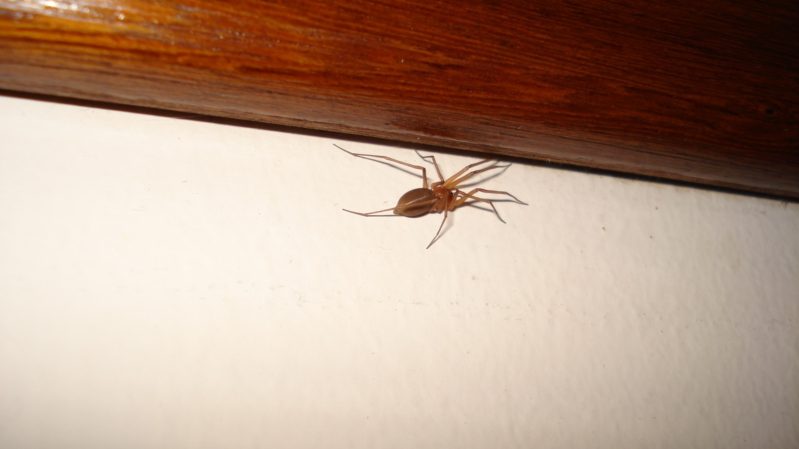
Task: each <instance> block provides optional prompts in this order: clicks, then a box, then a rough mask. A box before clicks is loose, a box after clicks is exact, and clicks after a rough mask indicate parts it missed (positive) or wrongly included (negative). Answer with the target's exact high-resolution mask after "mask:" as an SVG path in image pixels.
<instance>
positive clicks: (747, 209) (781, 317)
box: [0, 97, 799, 448]
mask: <svg viewBox="0 0 799 449" xmlns="http://www.w3.org/2000/svg"><path fill="white" fill-rule="evenodd" d="M0 135H2V141H0V447H3V448H70V447H74V448H93V447H96V448H109V447H114V448H123V447H130V448H166V447H169V448H218V447H226V448H251V447H252V448H254V447H292V448H294V447H296V448H317V447H326V448H373V447H379V448H382V447H396V448H448V447H452V448H470V447H474V448H503V447H525V448H526V447H536V448H571V447H574V448H585V447H592V448H625V447H626V448H641V447H648V448H657V447H663V448H687V447H695V448H712V447H718V448H764V447H769V448H791V447H797V446H799V207H797V204H795V203H785V202H781V201H775V200H768V199H762V198H755V197H748V196H743V195H735V194H729V193H720V192H714V191H708V190H701V189H693V188H688V187H677V186H672V185H666V184H658V183H652V182H643V181H633V180H626V179H618V178H614V177H609V176H601V175H594V174H585V173H576V172H570V171H564V170H558V169H552V168H546V167H540V166H533V165H530V166H527V165H524V164H514V165H513V166H512V167H510V168H509V169H508V170H507V171H505V172H504V173H502V174H501V175H500V176H497V177H494V178H493V179H490V180H488V181H487V182H486V184H485V185H486V186H489V187H490V188H497V189H502V190H509V191H511V192H513V193H514V194H516V195H517V196H519V197H521V198H522V199H524V200H526V201H528V202H529V203H530V206H527V207H524V206H518V205H514V204H510V203H501V204H499V205H498V207H499V209H500V212H501V213H502V214H503V217H504V218H505V219H506V221H507V224H505V225H503V224H502V223H500V222H499V221H498V220H497V219H496V218H495V217H494V216H492V215H491V214H490V213H488V212H485V211H481V210H478V209H475V208H466V209H462V210H459V211H458V212H457V213H456V214H455V216H454V220H453V222H452V226H451V227H449V228H448V229H447V231H446V234H445V235H444V237H443V238H442V239H441V240H440V241H439V242H438V243H436V244H435V245H434V246H433V247H432V248H431V249H430V250H425V249H424V247H425V245H426V244H427V242H428V241H429V239H430V238H431V237H432V235H433V233H434V232H435V229H436V227H437V226H438V223H439V219H440V216H429V217H425V218H421V219H415V220H413V219H406V218H376V219H367V218H363V217H358V216H355V215H350V214H346V213H344V212H342V211H341V208H342V207H348V208H352V209H356V210H374V209H380V208H385V207H389V206H391V205H393V203H394V202H395V201H396V199H397V197H398V196H399V194H401V193H402V192H404V191H405V190H407V189H410V188H412V187H416V186H417V183H418V180H417V179H415V178H413V177H412V176H411V175H408V174H405V173H402V172H401V171H398V170H393V169H391V168H388V167H386V166H383V165H380V164H376V163H372V162H368V161H364V160H359V159H356V158H352V157H350V156H348V155H346V154H344V153H343V152H340V151H338V150H336V149H334V148H333V146H332V143H334V142H336V143H339V144H341V145H344V146H346V147H347V148H350V149H352V150H356V151H368V152H375V153H380V154H385V155H390V156H393V157H397V158H401V159H403V160H408V161H414V160H416V161H418V159H416V156H415V155H414V154H413V153H412V152H410V151H407V150H405V149H400V148H391V147H381V146H377V145H370V144H365V143H360V142H357V143H356V142H346V141H342V140H331V139H327V138H321V137H313V136H305V135H294V134H289V133H282V132H274V131H265V130H259V129H252V128H242V127H235V126H226V125H219V124H211V123H203V122H196V121H188V120H179V119H171V118H165V117H157V116H148V115H140V114H133V113H125V112H118V111H109V110H102V109H91V108H85V107H77V106H70V105H63V104H54V103H46V102H38V101H32V100H24V99H17V98H9V97H0ZM438 157H439V158H440V161H441V162H442V164H443V165H444V169H445V170H446V171H448V172H451V171H452V170H455V169H457V168H459V167H460V166H461V165H463V164H465V163H467V162H470V161H473V160H474V159H473V158H468V157H461V156H453V155H446V154H445V155H440V156H438Z"/></svg>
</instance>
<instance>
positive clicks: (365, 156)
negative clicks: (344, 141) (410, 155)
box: [333, 143, 429, 189]
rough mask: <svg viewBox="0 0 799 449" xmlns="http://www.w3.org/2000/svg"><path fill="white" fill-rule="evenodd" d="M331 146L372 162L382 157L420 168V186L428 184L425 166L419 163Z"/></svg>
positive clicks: (396, 162) (424, 186)
mask: <svg viewBox="0 0 799 449" xmlns="http://www.w3.org/2000/svg"><path fill="white" fill-rule="evenodd" d="M333 146H334V147H336V148H338V149H339V150H341V151H343V152H345V153H347V154H349V155H351V156H355V157H359V158H361V159H366V160H369V161H374V162H380V161H375V159H383V160H386V161H390V162H393V163H395V164H400V165H404V166H406V167H411V168H415V169H417V170H421V171H422V187H423V188H425V189H427V188H428V185H429V184H428V180H427V170H425V168H424V167H422V166H420V165H413V164H409V163H407V162H402V161H400V160H397V159H394V158H393V157H388V156H382V155H379V154H364V153H353V152H352V151H349V150H345V149H344V148H341V147H340V146H338V145H336V144H335V143H334V144H333Z"/></svg>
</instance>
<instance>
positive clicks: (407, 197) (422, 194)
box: [333, 144, 527, 249]
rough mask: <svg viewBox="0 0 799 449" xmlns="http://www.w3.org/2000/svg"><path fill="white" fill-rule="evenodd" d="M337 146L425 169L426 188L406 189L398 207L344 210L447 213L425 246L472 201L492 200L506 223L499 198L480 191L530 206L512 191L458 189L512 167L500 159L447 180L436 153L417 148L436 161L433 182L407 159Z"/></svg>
mask: <svg viewBox="0 0 799 449" xmlns="http://www.w3.org/2000/svg"><path fill="white" fill-rule="evenodd" d="M333 145H334V146H335V147H336V148H338V149H339V150H341V151H344V152H345V153H347V154H350V155H352V156H355V157H360V158H363V159H366V160H371V161H375V159H383V160H386V161H390V162H394V163H396V164H401V165H404V166H406V167H411V168H414V169H417V170H421V171H422V187H420V188H418V189H412V190H409V191H407V192H405V194H404V195H402V196H401V197H400V199H399V201H397V205H396V206H394V207H390V208H388V209H382V210H376V211H374V212H355V211H351V210H348V209H343V210H344V211H345V212H349V213H351V214H357V215H363V216H364V217H391V216H403V217H421V216H422V215H427V214H429V213H440V212H444V219H443V220H441V224H440V225H439V226H438V231H436V235H435V236H433V240H430V243H429V244H428V245H427V247H426V248H425V249H427V248H430V247H431V246H432V245H433V243H435V242H436V240H438V238H439V235H440V234H441V229H443V228H444V223H445V222H446V221H447V216H448V215H449V212H452V211H454V210H455V209H457V208H458V207H461V206H463V205H466V204H472V203H478V202H481V203H488V205H489V206H491V209H492V210H493V211H494V214H496V216H497V218H499V221H501V222H503V223H505V220H503V219H502V217H501V216H500V215H499V212H498V211H497V208H496V207H494V201H497V200H489V199H486V198H480V197H478V196H476V195H475V194H476V193H492V194H496V195H507V196H509V197H510V198H512V201H513V202H516V203H519V204H523V205H525V206H526V205H527V203H525V202H524V201H522V200H520V199H518V198H516V197H515V196H513V195H512V194H511V193H508V192H504V191H499V190H488V189H480V188H476V189H472V190H470V191H468V192H464V191H463V190H460V189H459V188H458V186H459V185H461V184H463V182H464V181H466V180H467V179H469V178H471V177H473V176H475V175H477V174H479V173H483V172H485V171H488V170H492V169H497V168H507V167H509V165H497V161H496V160H494V159H483V160H482V161H479V162H475V163H473V164H469V165H467V166H465V167H463V168H462V169H460V170H459V171H458V172H457V173H455V174H454V175H452V176H450V177H449V178H447V179H446V180H445V179H444V176H443V175H442V174H441V169H440V168H439V167H438V163H437V162H436V158H435V156H422V155H421V154H420V153H419V152H418V151H417V152H416V154H417V155H418V156H419V157H420V158H422V159H423V160H424V161H425V162H428V163H431V164H433V166H434V167H435V169H436V173H437V174H438V179H439V181H437V182H434V183H432V184H430V183H429V181H428V179H427V170H425V168H424V167H422V166H420V165H413V164H409V163H407V162H402V161H399V160H397V159H394V158H391V157H388V156H381V155H378V154H363V153H353V152H351V151H348V150H345V149H344V148H341V147H340V146H338V145H336V144H333ZM375 162H380V161H375ZM489 162H491V163H492V164H491V165H489V166H486V167H483V168H478V169H474V170H471V169H473V168H474V167H478V166H480V165H483V164H486V163H489ZM469 170H471V171H469ZM467 201H468V202H467ZM388 211H392V212H393V215H376V214H380V213H381V212H388Z"/></svg>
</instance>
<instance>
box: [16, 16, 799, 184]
mask: <svg viewBox="0 0 799 449" xmlns="http://www.w3.org/2000/svg"><path fill="white" fill-rule="evenodd" d="M798 23H799V3H797V2H796V1H795V0H789V1H765V2H737V3H733V2H722V1H702V2H697V1H695V0H692V1H677V2H628V1H604V0H603V1H599V0H586V1H582V2H564V1H561V0H557V1H528V0H518V1H506V2H494V1H463V0H461V1H429V0H426V1H420V0H383V1H373V2H367V1H360V0H351V1H347V2H330V1H320V0H297V1H280V2H269V1H254V0H235V1H221V0H220V1H210V0H182V1H169V0H162V1H143V0H76V1H68V0H0V88H2V89H8V90H14V91H22V92H30V93H37V94H47V95H55V96H61V97H69V98H78V99H89V100H99V101H103V102H112V103H118V104H124V105H135V106H144V107H155V108H161V109H167V110H175V111H185V112H192V113H200V114H205V115H212V116H220V117H227V118H234V119H244V120H255V121H260V122H266V123H272V124H279V125H290V126H299V127H304V128H310V129H318V130H327V131H337V132H345V133H350V134H358V135H366V136H373V137H381V138H388V139H393V140H400V141H405V142H411V143H424V144H432V145H439V146H445V147H450V148H458V149H464V150H476V151H486V152H493V153H497V154H502V155H507V156H515V157H523V158H530V159H540V160H549V161H555V162H561V163H567V164H574V165H578V166H583V167H590V168H598V169H606V170H614V171H619V172H625V173H634V174H642V175H647V176H655V177H661V178H666V179H671V180H678V181H688V182H695V183H700V184H705V185H712V186H720V187H727V188H733V189H740V190H746V191H751V192H760V193H766V194H771V195H778V196H782V197H788V198H793V199H799V125H798V120H799V113H798V111H797V109H799V33H797V32H796V28H797V24H798Z"/></svg>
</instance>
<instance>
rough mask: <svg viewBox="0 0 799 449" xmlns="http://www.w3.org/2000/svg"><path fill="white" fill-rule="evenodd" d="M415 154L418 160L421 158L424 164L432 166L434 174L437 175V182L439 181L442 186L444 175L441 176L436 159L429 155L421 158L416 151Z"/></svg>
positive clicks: (420, 154)
mask: <svg viewBox="0 0 799 449" xmlns="http://www.w3.org/2000/svg"><path fill="white" fill-rule="evenodd" d="M413 151H416V150H413ZM416 154H417V155H418V156H419V157H420V158H422V159H423V160H424V161H425V162H427V163H430V164H433V166H434V167H435V168H436V173H438V180H439V181H441V184H444V175H442V174H441V168H439V166H438V162H436V157H435V156H433V155H432V154H429V155H427V156H422V153H420V152H418V151H416ZM428 159H430V160H428Z"/></svg>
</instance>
